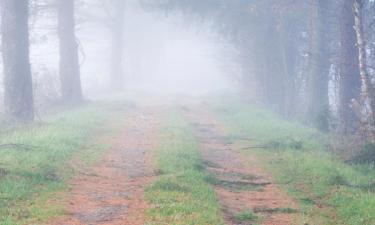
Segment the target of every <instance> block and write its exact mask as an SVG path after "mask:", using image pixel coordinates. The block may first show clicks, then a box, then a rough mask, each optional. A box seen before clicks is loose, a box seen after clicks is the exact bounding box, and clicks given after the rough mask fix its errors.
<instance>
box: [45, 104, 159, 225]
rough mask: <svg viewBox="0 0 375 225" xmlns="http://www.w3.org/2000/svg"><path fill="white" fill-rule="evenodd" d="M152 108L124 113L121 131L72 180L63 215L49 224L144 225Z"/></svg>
mask: <svg viewBox="0 0 375 225" xmlns="http://www.w3.org/2000/svg"><path fill="white" fill-rule="evenodd" d="M154 111H155V109H150V108H145V109H141V111H139V110H136V111H135V112H133V113H132V114H131V115H127V119H126V121H125V122H124V129H123V130H122V132H121V134H120V135H119V136H118V137H116V138H114V140H112V147H111V150H110V151H109V152H108V153H106V154H105V155H104V157H103V159H102V160H101V161H100V162H99V163H97V164H96V165H94V166H92V167H90V168H88V169H87V170H86V171H84V172H83V173H81V175H78V176H77V177H76V178H74V179H73V181H72V182H71V185H72V189H71V191H70V193H69V196H70V197H69V198H68V205H69V206H68V208H67V209H66V215H65V216H64V217H62V218H59V219H57V220H56V221H53V222H51V223H50V224H51V225H62V224H63V225H97V224H100V225H143V224H144V222H145V215H144V214H145V211H146V210H147V208H148V204H147V202H146V201H145V198H144V189H145V187H146V186H148V185H149V184H150V183H151V182H152V181H153V176H154V172H153V168H152V166H151V165H152V150H153V149H154V145H155V142H156V140H155V133H156V128H157V126H158V121H157V113H155V112H154Z"/></svg>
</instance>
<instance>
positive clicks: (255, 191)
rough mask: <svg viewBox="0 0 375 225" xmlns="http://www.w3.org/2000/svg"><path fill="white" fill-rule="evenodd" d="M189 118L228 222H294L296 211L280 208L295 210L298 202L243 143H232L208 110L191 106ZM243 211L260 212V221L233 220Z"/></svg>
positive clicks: (243, 224) (277, 224)
mask: <svg viewBox="0 0 375 225" xmlns="http://www.w3.org/2000/svg"><path fill="white" fill-rule="evenodd" d="M188 118H189V120H190V121H191V123H192V125H193V127H194V130H195V134H196V137H197V138H198V140H199V143H200V149H201V154H202V157H203V159H204V160H205V165H206V169H207V170H208V171H209V172H210V173H211V174H213V175H214V176H215V177H216V179H215V190H216V194H217V197H218V199H219V202H220V204H221V207H222V212H223V214H224V217H225V220H226V222H227V224H229V225H239V224H241V225H250V224H259V223H261V224H264V225H291V224H294V223H293V222H294V221H295V219H296V217H297V213H296V212H293V213H290V212H289V213H285V211H282V209H284V210H285V209H286V208H289V209H291V208H292V209H298V205H297V204H296V202H295V201H294V200H293V199H292V198H291V197H289V196H288V195H287V194H286V193H285V192H284V191H282V189H281V188H280V187H279V186H278V185H277V184H276V183H275V182H274V181H273V179H272V177H271V176H270V175H269V174H267V173H266V172H265V171H264V170H263V169H262V168H261V167H260V166H259V163H258V162H257V159H256V158H255V156H247V155H246V156H245V155H244V154H243V153H241V152H240V149H241V148H242V147H244V146H242V147H241V146H239V145H238V143H232V142H233V140H231V139H230V138H229V137H228V136H227V135H228V133H227V131H226V130H225V128H224V127H223V126H222V125H221V124H220V123H219V122H218V121H217V120H215V118H214V116H213V115H212V114H211V113H209V112H206V111H199V110H195V109H193V110H192V111H190V113H188ZM239 141H240V140H239ZM242 142H243V140H242ZM247 145H249V143H247ZM245 210H252V211H253V212H255V213H256V214H257V215H260V217H261V218H262V219H261V222H256V221H243V222H239V221H236V219H235V215H237V214H238V213H239V212H243V211H245Z"/></svg>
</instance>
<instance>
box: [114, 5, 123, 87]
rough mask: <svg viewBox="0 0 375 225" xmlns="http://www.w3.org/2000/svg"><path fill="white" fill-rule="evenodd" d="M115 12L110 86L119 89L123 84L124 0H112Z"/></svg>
mask: <svg viewBox="0 0 375 225" xmlns="http://www.w3.org/2000/svg"><path fill="white" fill-rule="evenodd" d="M114 4H115V8H114V10H115V12H114V21H113V25H112V53H111V88H112V89H114V90H121V89H122V88H123V85H124V73H123V68H122V60H123V52H122V51H123V41H124V14H125V12H124V10H125V1H124V0H114Z"/></svg>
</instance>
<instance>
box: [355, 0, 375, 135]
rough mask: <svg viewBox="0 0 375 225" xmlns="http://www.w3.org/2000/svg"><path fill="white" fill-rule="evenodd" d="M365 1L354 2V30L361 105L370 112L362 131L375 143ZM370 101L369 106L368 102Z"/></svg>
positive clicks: (374, 90) (364, 120) (373, 95)
mask: <svg viewBox="0 0 375 225" xmlns="http://www.w3.org/2000/svg"><path fill="white" fill-rule="evenodd" d="M364 2H365V1H364V0H355V1H354V5H353V8H354V21H355V22H354V28H355V31H356V37H357V47H358V60H359V74H360V79H361V103H362V106H363V107H364V108H365V109H367V108H368V107H369V110H368V111H369V112H368V113H367V115H364V117H365V118H362V121H361V130H362V131H363V132H365V134H367V135H368V136H369V137H368V139H369V140H370V141H371V142H375V130H374V115H375V89H374V87H373V85H372V83H371V77H370V76H369V73H368V72H367V54H366V42H365V38H364V28H363V4H364ZM368 101H369V104H367V102H368Z"/></svg>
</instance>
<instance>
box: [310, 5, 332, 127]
mask: <svg viewBox="0 0 375 225" xmlns="http://www.w3.org/2000/svg"><path fill="white" fill-rule="evenodd" d="M329 12H330V1H329V0H314V1H313V3H312V6H311V25H310V52H309V54H310V64H309V77H308V79H307V80H308V82H307V108H306V109H307V111H306V120H307V123H309V124H311V125H313V126H315V127H316V128H318V129H320V130H323V131H328V129H329V121H328V118H329V102H328V81H329V76H328V75H329V68H330V61H329V54H330V53H329V48H330V47H329V46H330V45H329V39H328V34H329V29H328V28H329V27H328V25H329V22H330V21H329V17H330V15H329Z"/></svg>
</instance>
